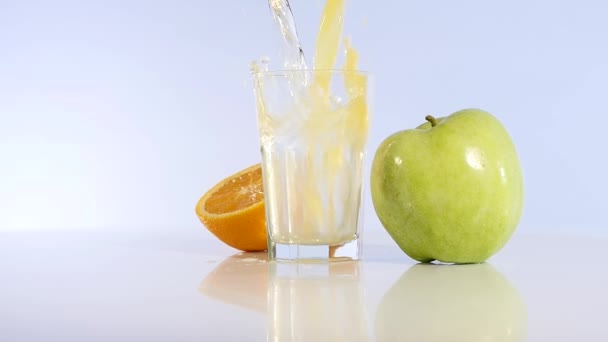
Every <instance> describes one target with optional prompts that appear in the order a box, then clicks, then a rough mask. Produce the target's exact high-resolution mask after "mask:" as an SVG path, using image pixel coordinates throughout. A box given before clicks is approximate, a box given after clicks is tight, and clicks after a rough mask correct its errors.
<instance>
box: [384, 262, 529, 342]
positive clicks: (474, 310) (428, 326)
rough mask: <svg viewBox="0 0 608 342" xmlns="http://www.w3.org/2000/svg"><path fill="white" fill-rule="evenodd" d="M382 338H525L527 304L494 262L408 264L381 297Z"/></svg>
mask: <svg viewBox="0 0 608 342" xmlns="http://www.w3.org/2000/svg"><path fill="white" fill-rule="evenodd" d="M374 325H375V334H376V339H377V340H378V341H426V342H433V341H441V342H446V341H463V342H464V341H466V342H470V341H525V339H526V334H527V313H526V305H525V303H524V301H523V299H522V298H521V297H520V295H519V293H518V292H517V290H516V289H515V288H514V287H513V286H512V285H511V284H510V283H509V281H508V280H507V279H506V278H505V277H504V276H503V275H501V274H500V273H499V272H498V271H496V270H495V269H494V268H493V267H492V266H491V265H490V264H487V263H486V264H477V265H462V266H454V265H425V264H418V265H414V266H413V267H411V268H410V269H408V270H407V271H406V272H405V273H404V274H403V275H402V276H401V278H400V279H399V280H398V281H397V282H396V283H395V284H394V285H393V286H392V287H391V288H390V289H389V290H388V291H387V292H386V294H385V295H384V296H383V297H382V299H381V300H380V303H379V304H378V309H377V310H376V318H375V323H374Z"/></svg>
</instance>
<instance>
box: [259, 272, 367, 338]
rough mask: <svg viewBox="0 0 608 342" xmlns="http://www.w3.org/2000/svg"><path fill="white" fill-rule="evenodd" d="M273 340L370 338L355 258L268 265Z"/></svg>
mask: <svg viewBox="0 0 608 342" xmlns="http://www.w3.org/2000/svg"><path fill="white" fill-rule="evenodd" d="M270 269H271V271H270V288H269V290H268V304H269V305H268V308H269V315H270V317H269V324H270V326H269V338H268V340H269V341H273V342H274V341H276V342H279V341H280V342H282V341H303V342H304V341H306V342H308V341H368V340H369V339H370V335H369V329H368V322H367V314H366V311H365V307H364V300H363V292H362V289H361V286H360V279H359V264H358V263H356V262H350V261H349V262H344V263H330V264H277V263H273V264H270Z"/></svg>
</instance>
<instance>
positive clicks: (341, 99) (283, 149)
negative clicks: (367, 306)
mask: <svg viewBox="0 0 608 342" xmlns="http://www.w3.org/2000/svg"><path fill="white" fill-rule="evenodd" d="M254 82H255V95H256V100H257V114H258V128H259V134H260V145H261V152H262V172H263V181H264V196H265V205H266V221H267V228H268V253H269V256H270V258H271V259H272V260H291V261H297V260H326V261H329V260H340V259H358V258H359V253H360V249H361V244H360V243H361V230H362V220H361V201H362V191H361V190H362V189H361V188H362V173H363V172H362V171H363V170H362V166H363V165H362V164H363V155H364V149H365V144H366V142H367V134H368V125H369V115H368V98H367V96H368V89H367V88H368V85H367V74H366V73H365V72H361V71H356V70H289V71H261V72H257V73H255V74H254Z"/></svg>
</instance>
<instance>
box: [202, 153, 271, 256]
mask: <svg viewBox="0 0 608 342" xmlns="http://www.w3.org/2000/svg"><path fill="white" fill-rule="evenodd" d="M196 214H197V215H198V218H199V219H200V220H201V222H202V223H203V225H205V227H207V229H209V231H210V232H211V233H212V234H213V235H215V236H216V237H217V238H218V239H220V240H221V241H222V242H224V243H225V244H227V245H228V246H230V247H233V248H236V249H239V250H241V251H246V252H253V251H263V250H266V249H267V248H268V245H267V242H266V214H265V212H264V191H263V188H262V166H261V165H260V164H256V165H253V166H250V167H248V168H246V169H244V170H242V171H240V172H238V173H236V174H234V175H232V176H230V177H228V178H226V179H224V180H222V181H221V182H219V183H217V184H216V185H215V186H214V187H213V188H211V189H210V190H209V191H207V193H205V195H203V197H201V199H200V200H199V201H198V203H197V204H196Z"/></svg>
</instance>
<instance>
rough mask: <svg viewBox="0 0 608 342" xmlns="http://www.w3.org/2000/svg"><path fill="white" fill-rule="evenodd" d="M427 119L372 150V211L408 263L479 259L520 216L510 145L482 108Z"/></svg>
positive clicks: (515, 160)
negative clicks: (407, 256) (374, 152)
mask: <svg viewBox="0 0 608 342" xmlns="http://www.w3.org/2000/svg"><path fill="white" fill-rule="evenodd" d="M426 119H427V121H428V122H426V123H424V124H422V125H420V126H418V127H417V128H416V129H410V130H404V131H400V132H397V133H395V134H393V135H391V136H390V137H388V138H387V139H386V140H384V142H382V144H381V145H380V146H379V147H378V150H377V151H376V154H375V156H374V161H373V164H372V171H371V194H372V202H373V204H374V209H375V210H376V213H377V214H378V218H379V219H380V222H381V223H382V225H383V226H384V228H385V229H386V230H387V231H388V233H389V234H390V235H391V237H392V238H393V239H394V240H395V242H396V243H397V244H398V245H399V247H400V248H401V249H402V250H403V251H404V252H405V253H406V254H407V255H409V256H410V257H411V258H413V259H415V260H418V261H421V262H431V261H434V260H438V261H441V262H447V263H479V262H483V261H485V260H487V259H488V258H489V257H490V256H492V255H493V254H495V253H496V252H497V251H499V250H500V249H501V248H502V247H503V246H504V245H505V244H506V243H507V241H508V240H509V238H510V237H511V235H512V234H513V232H514V231H515V228H516V227H517V224H518V222H519V218H520V216H521V211H522V205H523V179H522V174H521V168H520V165H519V159H518V157H517V152H516V151H515V146H514V145H513V142H512V141H511V138H510V137H509V134H508V133H507V131H506V130H505V128H504V127H503V125H502V124H501V123H500V122H499V121H498V120H497V119H496V118H495V117H494V116H492V115H491V114H489V113H488V112H485V111H483V110H479V109H466V110H461V111H459V112H456V113H454V114H452V115H450V116H448V117H444V118H438V119H435V118H434V117H432V116H430V115H429V116H427V117H426Z"/></svg>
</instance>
